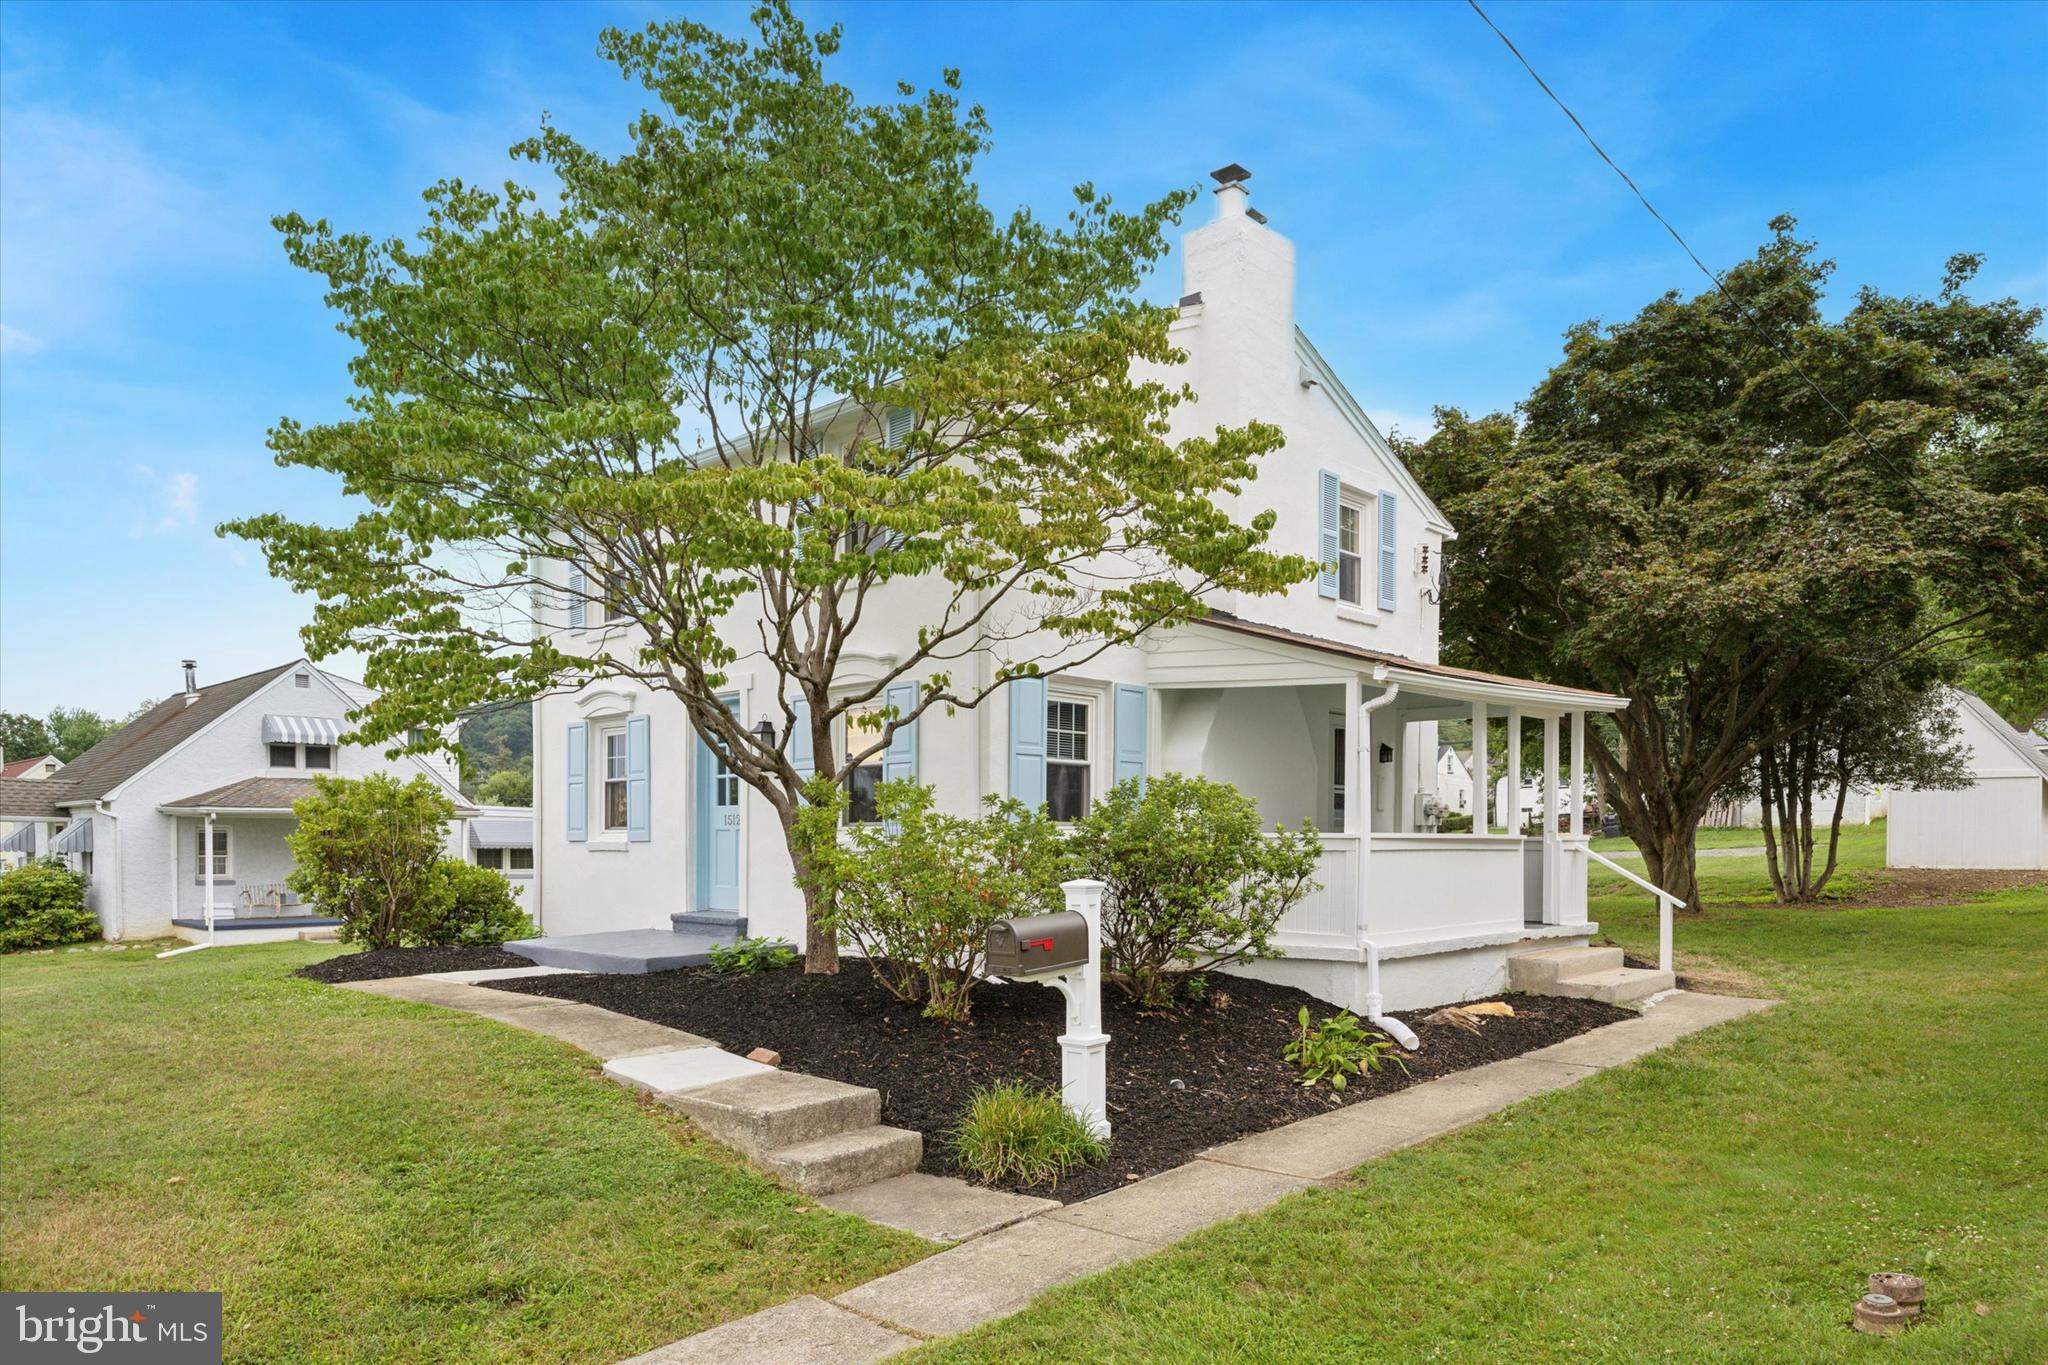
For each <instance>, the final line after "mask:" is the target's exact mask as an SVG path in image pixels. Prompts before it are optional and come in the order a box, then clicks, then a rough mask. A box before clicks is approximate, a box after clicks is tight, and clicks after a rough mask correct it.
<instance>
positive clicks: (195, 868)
mask: <svg viewBox="0 0 2048 1365" xmlns="http://www.w3.org/2000/svg"><path fill="white" fill-rule="evenodd" d="M207 852H208V850H207V847H206V826H205V825H201V826H200V827H199V828H197V829H195V830H193V831H192V876H193V879H194V880H196V881H204V880H206V863H207ZM212 857H213V875H214V876H216V877H225V876H227V875H228V867H229V863H228V832H227V831H226V830H225V829H222V828H221V827H220V826H218V825H216V826H214V829H213V849H212Z"/></svg>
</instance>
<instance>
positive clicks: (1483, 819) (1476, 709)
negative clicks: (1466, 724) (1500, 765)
mask: <svg viewBox="0 0 2048 1365" xmlns="http://www.w3.org/2000/svg"><path fill="white" fill-rule="evenodd" d="M1492 771H1493V766H1492V762H1491V760H1490V759H1489V757H1488V755H1487V752H1486V703H1485V702H1483V701H1475V702H1473V703H1472V832H1473V833H1474V834H1490V833H1492V826H1491V824H1489V823H1488V820H1487V812H1488V811H1489V810H1491V809H1493V779H1492V777H1491V776H1490V775H1489V774H1490V773H1491V772H1492Z"/></svg>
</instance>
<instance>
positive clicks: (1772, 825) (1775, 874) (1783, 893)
mask: <svg viewBox="0 0 2048 1365" xmlns="http://www.w3.org/2000/svg"><path fill="white" fill-rule="evenodd" d="M1756 790H1757V808H1758V811H1759V813H1760V818H1761V819H1762V821H1763V833H1764V865H1765V866H1766V867H1767V868H1769V869H1770V873H1771V890H1772V892H1773V893H1775V894H1776V896H1777V897H1778V901H1779V903H1780V904H1783V903H1784V902H1785V901H1786V900H1788V899H1790V891H1789V889H1788V888H1787V887H1786V885H1785V871H1784V867H1783V865H1782V864H1781V863H1780V861H1779V858H1778V835H1779V833H1780V831H1781V830H1782V828H1783V826H1782V825H1780V823H1779V821H1778V820H1777V805H1778V765H1777V763H1776V762H1774V761H1773V756H1772V753H1771V751H1770V750H1768V749H1766V750H1765V751H1764V753H1763V754H1762V756H1761V757H1759V758H1758V759H1757V768H1756ZM1786 852H1787V854H1789V853H1790V852H1791V850H1790V848H1787V849H1786Z"/></svg>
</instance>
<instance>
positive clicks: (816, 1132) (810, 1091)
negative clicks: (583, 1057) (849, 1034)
mask: <svg viewBox="0 0 2048 1365" xmlns="http://www.w3.org/2000/svg"><path fill="white" fill-rule="evenodd" d="M661 1102H662V1103H663V1104H666V1105H667V1106H668V1107H669V1108H671V1109H674V1110H676V1111H677V1112H679V1113H681V1114H683V1115H684V1116H685V1117H687V1118H689V1119H690V1120H691V1121H693V1122H694V1123H696V1125H697V1126H698V1127H700V1128H702V1129H703V1130H704V1131H705V1132H707V1133H709V1134H711V1136H713V1137H715V1138H717V1139H718V1140H719V1141H720V1142H723V1143H725V1144H726V1145H727V1146H728V1147H732V1148H735V1149H737V1150H738V1151H739V1152H740V1153H741V1154H742V1155H745V1156H747V1157H751V1158H752V1159H754V1160H756V1161H760V1160H763V1159H765V1158H768V1157H769V1156H770V1155H771V1154H773V1153H775V1152H778V1151H780V1150H782V1149H784V1148H788V1147H795V1146H798V1145H800V1144H802V1143H806V1142H814V1141H816V1140H818V1139H819V1138H828V1137H835V1136H837V1135H839V1134H841V1133H850V1132H853V1131H855V1130H856V1129H861V1128H872V1127H874V1126H875V1125H876V1124H877V1123H879V1122H880V1121H881V1117H882V1097H881V1095H880V1093H878V1092H877V1091H874V1090H870V1089H868V1088H867V1087H866V1086H860V1085H847V1084H845V1083H843V1082H840V1081H833V1080H826V1079H825V1078H824V1077H822V1076H805V1075H802V1074H800V1073H798V1072H794V1071H767V1072H763V1073H761V1074H759V1075H754V1076H741V1077H739V1078H738V1079H736V1080H730V1081H719V1082H717V1083H716V1084H714V1085H705V1086H699V1087H697V1088H695V1089H692V1090H678V1091H672V1092H670V1093H668V1094H665V1095H663V1096H661Z"/></svg>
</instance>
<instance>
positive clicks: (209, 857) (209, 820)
mask: <svg viewBox="0 0 2048 1365" xmlns="http://www.w3.org/2000/svg"><path fill="white" fill-rule="evenodd" d="M213 815H214V813H213V812H212V811H208V812H207V813H206V823H205V824H204V825H201V826H200V834H199V849H200V856H199V866H200V874H201V881H200V885H202V886H204V887H205V888H206V890H205V892H204V893H203V894H204V895H205V896H206V942H204V943H188V944H186V945H185V946H184V947H182V948H172V949H170V950H169V951H167V952H161V953H158V954H157V956H158V957H177V956H178V955H179V954H180V953H196V952H198V951H199V950H200V949H201V948H211V947H213V946H214V943H215V942H216V937H215V934H214V928H213ZM172 841H173V842H174V843H175V842H176V838H175V836H173V840H172ZM172 908H173V911H175V909H176V907H175V906H174V907H172Z"/></svg>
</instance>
